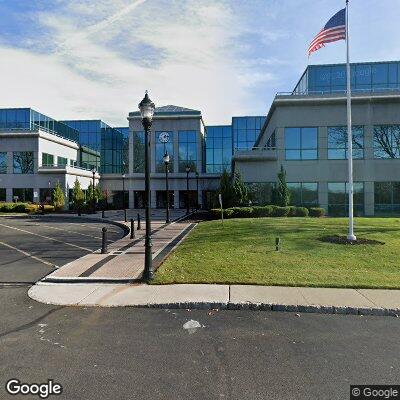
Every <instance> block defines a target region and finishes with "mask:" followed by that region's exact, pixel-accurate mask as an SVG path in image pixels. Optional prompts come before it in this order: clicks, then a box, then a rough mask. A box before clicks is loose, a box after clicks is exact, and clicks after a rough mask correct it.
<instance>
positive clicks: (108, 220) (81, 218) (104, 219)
mask: <svg viewBox="0 0 400 400" xmlns="http://www.w3.org/2000/svg"><path fill="white" fill-rule="evenodd" d="M30 217H31V218H33V217H35V218H42V217H51V218H70V219H78V220H79V221H89V222H104V223H106V224H111V225H115V226H118V227H120V228H122V230H123V231H124V236H123V237H125V236H127V235H128V234H129V233H130V232H131V230H130V228H129V227H128V226H126V225H125V224H124V223H122V222H117V221H112V220H110V219H107V218H93V217H88V216H84V217H83V216H78V215H71V214H66V215H63V214H55V215H54V214H45V215H35V216H33V215H32V216H30Z"/></svg>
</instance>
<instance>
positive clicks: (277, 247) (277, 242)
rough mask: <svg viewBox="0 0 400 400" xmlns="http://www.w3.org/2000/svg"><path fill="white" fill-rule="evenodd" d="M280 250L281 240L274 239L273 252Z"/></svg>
mask: <svg viewBox="0 0 400 400" xmlns="http://www.w3.org/2000/svg"><path fill="white" fill-rule="evenodd" d="M280 248H281V238H278V237H277V238H275V250H276V251H279V250H280Z"/></svg>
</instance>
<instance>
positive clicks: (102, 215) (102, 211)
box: [101, 210, 105, 218]
mask: <svg viewBox="0 0 400 400" xmlns="http://www.w3.org/2000/svg"><path fill="white" fill-rule="evenodd" d="M101 218H105V217H104V210H101Z"/></svg>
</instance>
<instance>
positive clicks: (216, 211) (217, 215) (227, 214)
mask: <svg viewBox="0 0 400 400" xmlns="http://www.w3.org/2000/svg"><path fill="white" fill-rule="evenodd" d="M223 214H224V218H231V217H232V215H233V210H232V209H231V208H227V209H226V210H223ZM210 217H211V219H221V209H220V208H212V209H211V210H210Z"/></svg>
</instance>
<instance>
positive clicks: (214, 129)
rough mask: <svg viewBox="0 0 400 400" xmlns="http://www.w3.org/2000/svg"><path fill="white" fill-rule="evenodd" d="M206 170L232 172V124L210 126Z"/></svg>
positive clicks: (208, 129)
mask: <svg viewBox="0 0 400 400" xmlns="http://www.w3.org/2000/svg"><path fill="white" fill-rule="evenodd" d="M205 143H206V172H207V173H209V174H220V173H222V172H223V171H224V170H225V171H227V172H231V163H232V151H233V142H232V127H231V125H223V126H208V127H207V136H206V140H205Z"/></svg>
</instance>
